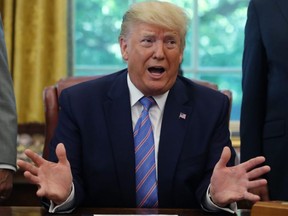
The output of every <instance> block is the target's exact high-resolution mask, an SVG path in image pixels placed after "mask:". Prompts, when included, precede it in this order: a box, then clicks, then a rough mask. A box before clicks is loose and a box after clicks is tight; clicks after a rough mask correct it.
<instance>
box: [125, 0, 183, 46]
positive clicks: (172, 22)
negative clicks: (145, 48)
mask: <svg viewBox="0 0 288 216" xmlns="http://www.w3.org/2000/svg"><path fill="white" fill-rule="evenodd" d="M139 22H143V23H147V24H152V25H157V26H160V27H163V28H166V29H169V30H173V31H177V32H178V33H179V35H180V38H181V48H182V50H184V47H185V37H186V33H187V27H188V23H189V18H188V16H187V14H186V13H185V11H184V10H183V9H182V8H180V7H178V6H176V5H174V4H172V3H168V2H158V1H150V2H139V3H135V4H132V5H131V7H130V9H129V10H128V11H127V12H126V13H125V14H124V16H123V21H122V25H121V32H120V35H119V38H120V37H124V38H126V37H127V36H128V34H129V30H130V28H131V27H132V26H133V24H135V23H139Z"/></svg>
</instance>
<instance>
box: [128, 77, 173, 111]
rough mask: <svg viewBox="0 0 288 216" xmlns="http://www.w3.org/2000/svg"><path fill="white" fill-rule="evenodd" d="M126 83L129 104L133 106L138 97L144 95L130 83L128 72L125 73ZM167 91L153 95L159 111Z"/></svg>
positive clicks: (162, 108)
mask: <svg viewBox="0 0 288 216" xmlns="http://www.w3.org/2000/svg"><path fill="white" fill-rule="evenodd" d="M127 84H128V88H129V92H130V104H131V107H133V106H134V105H135V104H136V103H137V102H138V101H139V100H140V98H142V97H143V96H144V95H143V93H142V92H141V91H139V89H137V88H136V86H135V85H134V84H133V83H132V81H131V79H130V76H129V73H127ZM168 93H169V91H167V92H165V93H164V94H162V95H157V96H153V98H154V100H155V101H156V103H157V105H158V107H159V109H160V110H161V111H163V110H164V106H165V103H166V100H167V96H168Z"/></svg>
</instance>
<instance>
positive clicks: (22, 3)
mask: <svg viewBox="0 0 288 216" xmlns="http://www.w3.org/2000/svg"><path fill="white" fill-rule="evenodd" d="M0 11H1V14H2V18H3V24H4V31H5V39H6V45H7V52H8V59H9V65H10V70H11V73H12V77H13V81H14V90H15V96H16V105H17V113H18V123H19V124H26V123H44V107H43V100H42V91H43V89H44V88H45V87H46V86H49V85H52V84H54V83H55V82H56V81H58V80H59V79H60V78H62V77H65V76H66V75H67V62H68V60H67V48H68V47H67V32H68V30H67V29H68V25H67V0H9V1H7V0H0Z"/></svg>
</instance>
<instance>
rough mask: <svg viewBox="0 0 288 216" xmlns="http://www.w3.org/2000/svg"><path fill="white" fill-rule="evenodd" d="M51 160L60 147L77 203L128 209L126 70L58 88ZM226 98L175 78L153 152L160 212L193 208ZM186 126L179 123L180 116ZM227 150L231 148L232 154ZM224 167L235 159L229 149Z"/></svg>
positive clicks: (213, 156) (214, 150)
mask: <svg viewBox="0 0 288 216" xmlns="http://www.w3.org/2000/svg"><path fill="white" fill-rule="evenodd" d="M60 104H61V111H60V115H59V122H58V123H59V124H58V127H57V129H56V133H55V137H54V139H53V140H52V148H51V152H50V156H51V159H52V160H56V159H55V146H56V145H57V144H58V143H59V142H63V143H64V144H65V146H66V149H67V154H68V159H69V160H70V163H71V167H72V172H73V178H74V184H75V189H76V203H77V205H82V206H93V207H135V206H136V203H135V200H136V195H135V176H134V166H135V162H134V161H135V158H134V141H133V129H132V120H131V106H130V99H129V90H128V85H127V70H126V69H125V70H123V71H120V72H118V73H115V74H112V75H108V76H105V77H103V78H99V79H96V80H92V81H88V82H85V83H83V84H79V85H76V86H74V87H71V88H68V89H65V90H64V91H62V93H61V96H60ZM228 107H229V100H228V98H227V97H226V96H225V95H224V94H222V93H219V92H217V91H214V90H211V89H208V88H206V87H202V86H199V85H197V84H195V83H193V82H191V81H190V80H188V79H186V78H183V77H178V78H177V81H176V83H175V85H174V86H173V88H172V89H171V90H170V92H169V95H168V97H167V102H166V105H165V111H164V116H163V122H162V128H161V136H160V143H159V153H158V196H159V207H160V208H161V207H171V208H172V207H179V208H198V207H199V203H200V201H201V199H202V198H203V196H204V194H205V192H206V190H207V187H208V185H209V182H210V177H211V174H212V171H213V168H214V165H215V163H216V162H217V161H218V160H219V157H220V154H221V152H222V149H223V147H224V146H230V147H231V142H230V136H229V129H228V121H227V112H228ZM181 112H182V113H185V114H186V116H187V117H186V119H183V118H179V114H180V113H181ZM231 149H232V147H231ZM232 155H233V156H232V158H231V163H230V164H233V161H234V156H235V153H234V151H233V150H232Z"/></svg>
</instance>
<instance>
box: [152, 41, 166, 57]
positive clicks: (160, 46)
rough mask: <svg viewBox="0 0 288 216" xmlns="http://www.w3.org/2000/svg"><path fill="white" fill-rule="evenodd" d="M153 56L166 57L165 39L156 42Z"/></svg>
mask: <svg viewBox="0 0 288 216" xmlns="http://www.w3.org/2000/svg"><path fill="white" fill-rule="evenodd" d="M153 58H154V59H157V60H162V59H164V58H165V54H164V43H163V41H158V42H157V43H156V44H155V50H154V55H153Z"/></svg>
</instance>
